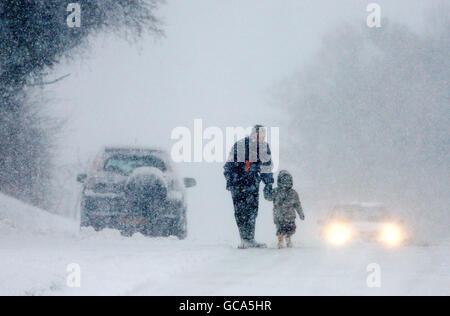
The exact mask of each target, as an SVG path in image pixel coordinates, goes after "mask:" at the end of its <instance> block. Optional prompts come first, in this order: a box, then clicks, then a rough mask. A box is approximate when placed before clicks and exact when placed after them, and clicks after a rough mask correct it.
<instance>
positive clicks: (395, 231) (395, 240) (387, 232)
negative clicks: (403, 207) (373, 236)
mask: <svg viewBox="0 0 450 316" xmlns="http://www.w3.org/2000/svg"><path fill="white" fill-rule="evenodd" d="M380 240H381V241H382V242H383V243H385V244H386V245H388V246H398V245H399V244H400V243H401V242H402V241H403V233H402V231H401V229H400V228H399V227H398V226H397V225H394V224H389V225H386V226H384V227H383V229H382V231H381V234H380Z"/></svg>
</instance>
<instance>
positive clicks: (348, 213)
mask: <svg viewBox="0 0 450 316" xmlns="http://www.w3.org/2000/svg"><path fill="white" fill-rule="evenodd" d="M330 217H331V218H333V219H339V220H345V221H356V222H358V221H365V222H382V221H385V220H387V219H389V217H390V214H389V212H388V211H387V210H386V209H385V208H383V207H358V206H351V207H336V208H335V209H333V210H332V211H331V214H330Z"/></svg>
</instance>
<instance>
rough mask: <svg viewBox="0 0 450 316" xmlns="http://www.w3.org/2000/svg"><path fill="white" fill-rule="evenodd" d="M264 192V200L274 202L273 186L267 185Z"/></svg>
mask: <svg viewBox="0 0 450 316" xmlns="http://www.w3.org/2000/svg"><path fill="white" fill-rule="evenodd" d="M263 192H264V198H265V199H266V200H268V201H271V200H272V192H273V189H272V185H271V184H267V185H266V186H265V187H264V190H263Z"/></svg>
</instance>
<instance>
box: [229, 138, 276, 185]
mask: <svg viewBox="0 0 450 316" xmlns="http://www.w3.org/2000/svg"><path fill="white" fill-rule="evenodd" d="M224 175H225V179H226V180H227V190H230V191H232V192H233V191H236V190H238V191H249V190H256V191H259V184H260V182H261V181H263V182H264V184H265V185H269V186H271V185H272V183H273V182H274V180H273V173H272V157H271V152H270V147H269V144H267V143H265V142H264V143H263V144H259V143H257V142H252V141H251V140H250V137H248V136H247V137H245V138H243V139H241V140H239V141H237V142H236V143H235V144H234V146H233V148H232V149H231V152H230V156H229V157H228V161H227V162H226V163H225V165H224Z"/></svg>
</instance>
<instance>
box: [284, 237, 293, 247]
mask: <svg viewBox="0 0 450 316" xmlns="http://www.w3.org/2000/svg"><path fill="white" fill-rule="evenodd" d="M286 243H287V244H286V246H287V247H288V248H292V247H293V244H292V239H291V236H286Z"/></svg>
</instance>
